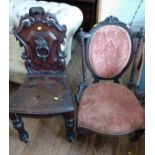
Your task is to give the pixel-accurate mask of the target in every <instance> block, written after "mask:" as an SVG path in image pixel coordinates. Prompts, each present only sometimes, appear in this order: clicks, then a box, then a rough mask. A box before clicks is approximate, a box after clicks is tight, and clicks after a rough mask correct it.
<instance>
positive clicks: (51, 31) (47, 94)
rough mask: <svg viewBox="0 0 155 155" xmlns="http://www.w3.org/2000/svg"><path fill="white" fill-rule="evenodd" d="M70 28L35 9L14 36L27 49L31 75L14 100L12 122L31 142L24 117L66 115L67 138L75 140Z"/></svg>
mask: <svg viewBox="0 0 155 155" xmlns="http://www.w3.org/2000/svg"><path fill="white" fill-rule="evenodd" d="M65 34H66V26H65V25H62V26H61V25H59V23H58V21H57V19H56V18H55V16H54V15H52V14H50V13H45V12H44V9H43V8H42V7H32V8H30V10H29V14H26V15H25V16H24V17H22V18H21V20H20V24H19V26H18V27H15V28H14V35H15V37H16V39H17V40H19V42H20V45H21V46H24V49H25V51H24V52H23V53H22V58H23V59H25V66H26V69H27V72H28V73H27V76H26V78H25V81H24V82H23V84H22V85H21V86H20V87H19V89H17V91H16V92H15V93H14V94H13V96H11V98H10V105H9V112H10V120H11V122H12V124H13V126H14V128H15V129H16V130H17V131H18V134H19V138H20V140H21V141H23V142H28V139H29V135H28V133H27V131H26V130H25V129H24V124H23V122H22V119H21V117H36V118H37V117H51V116H53V115H62V116H63V117H64V119H65V126H66V138H67V140H68V141H69V142H71V141H72V140H73V138H74V132H73V127H74V110H75V103H74V98H73V96H72V93H71V90H70V88H69V86H68V83H67V74H66V72H65V68H66V63H65V57H66V55H65V53H64V51H63V50H62V49H61V46H62V45H63V44H64V39H65Z"/></svg>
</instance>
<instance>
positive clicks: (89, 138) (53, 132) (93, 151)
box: [10, 39, 145, 155]
mask: <svg viewBox="0 0 155 155" xmlns="http://www.w3.org/2000/svg"><path fill="white" fill-rule="evenodd" d="M73 49H76V50H75V51H74V50H73V51H72V53H73V54H72V61H71V62H70V64H69V66H68V74H69V84H70V87H71V89H72V91H73V94H75V92H76V91H77V86H78V84H79V82H80V78H81V55H80V46H79V44H78V42H77V40H76V39H74V42H73ZM88 75H90V74H88ZM89 81H92V79H91V77H90V76H89ZM18 86H19V85H18V84H15V83H10V95H11V94H12V93H14V91H15V90H16V89H17V88H18ZM23 121H24V124H25V128H26V130H27V131H28V132H29V136H30V139H29V142H28V143H27V144H24V143H22V142H20V141H19V139H18V135H17V132H16V131H15V129H14V128H13V127H12V124H11V123H10V155H144V154H145V153H144V152H145V136H144V135H143V136H142V137H141V138H140V139H139V141H137V142H134V143H131V142H130V141H129V139H128V136H121V137H108V136H101V135H96V134H94V133H89V132H87V134H86V136H85V138H84V139H81V140H77V139H75V140H74V142H73V143H68V142H67V141H66V139H65V132H64V131H65V127H64V120H63V118H61V117H53V118H48V119H45V118H44V119H31V118H23Z"/></svg>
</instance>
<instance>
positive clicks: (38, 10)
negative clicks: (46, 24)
mask: <svg viewBox="0 0 155 155" xmlns="http://www.w3.org/2000/svg"><path fill="white" fill-rule="evenodd" d="M44 13H45V11H44V9H43V8H42V7H31V8H30V10H29V14H30V15H31V16H32V15H34V14H44Z"/></svg>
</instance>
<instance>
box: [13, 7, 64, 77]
mask: <svg viewBox="0 0 155 155" xmlns="http://www.w3.org/2000/svg"><path fill="white" fill-rule="evenodd" d="M66 31H67V28H66V26H65V25H60V24H59V22H58V21H57V19H56V17H55V15H53V14H51V13H48V12H47V13H45V11H44V9H43V8H42V7H32V8H30V10H29V14H26V15H25V16H24V17H22V18H21V19H20V24H19V27H15V28H14V31H13V32H14V35H15V37H16V39H17V40H19V42H20V44H21V45H23V46H24V49H25V51H24V52H23V53H22V58H23V59H25V66H26V69H27V71H28V74H53V73H56V74H57V73H60V72H62V71H64V70H65V67H66V62H65V58H66V54H65V52H64V50H63V49H62V48H61V46H62V45H63V46H64V44H65V37H66Z"/></svg>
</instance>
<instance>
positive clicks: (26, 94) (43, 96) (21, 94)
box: [10, 76, 75, 114]
mask: <svg viewBox="0 0 155 155" xmlns="http://www.w3.org/2000/svg"><path fill="white" fill-rule="evenodd" d="M74 109H75V108H74V101H73V97H72V94H71V91H70V89H69V87H68V86H67V84H66V77H64V76H61V77H49V76H48V77H47V76H29V77H27V78H26V79H25V81H24V83H23V84H22V85H21V86H20V87H19V89H18V90H17V91H16V92H15V94H14V95H13V96H12V97H11V98H10V112H13V113H21V114H22V113H23V114H57V113H61V112H69V111H73V110H74Z"/></svg>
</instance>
